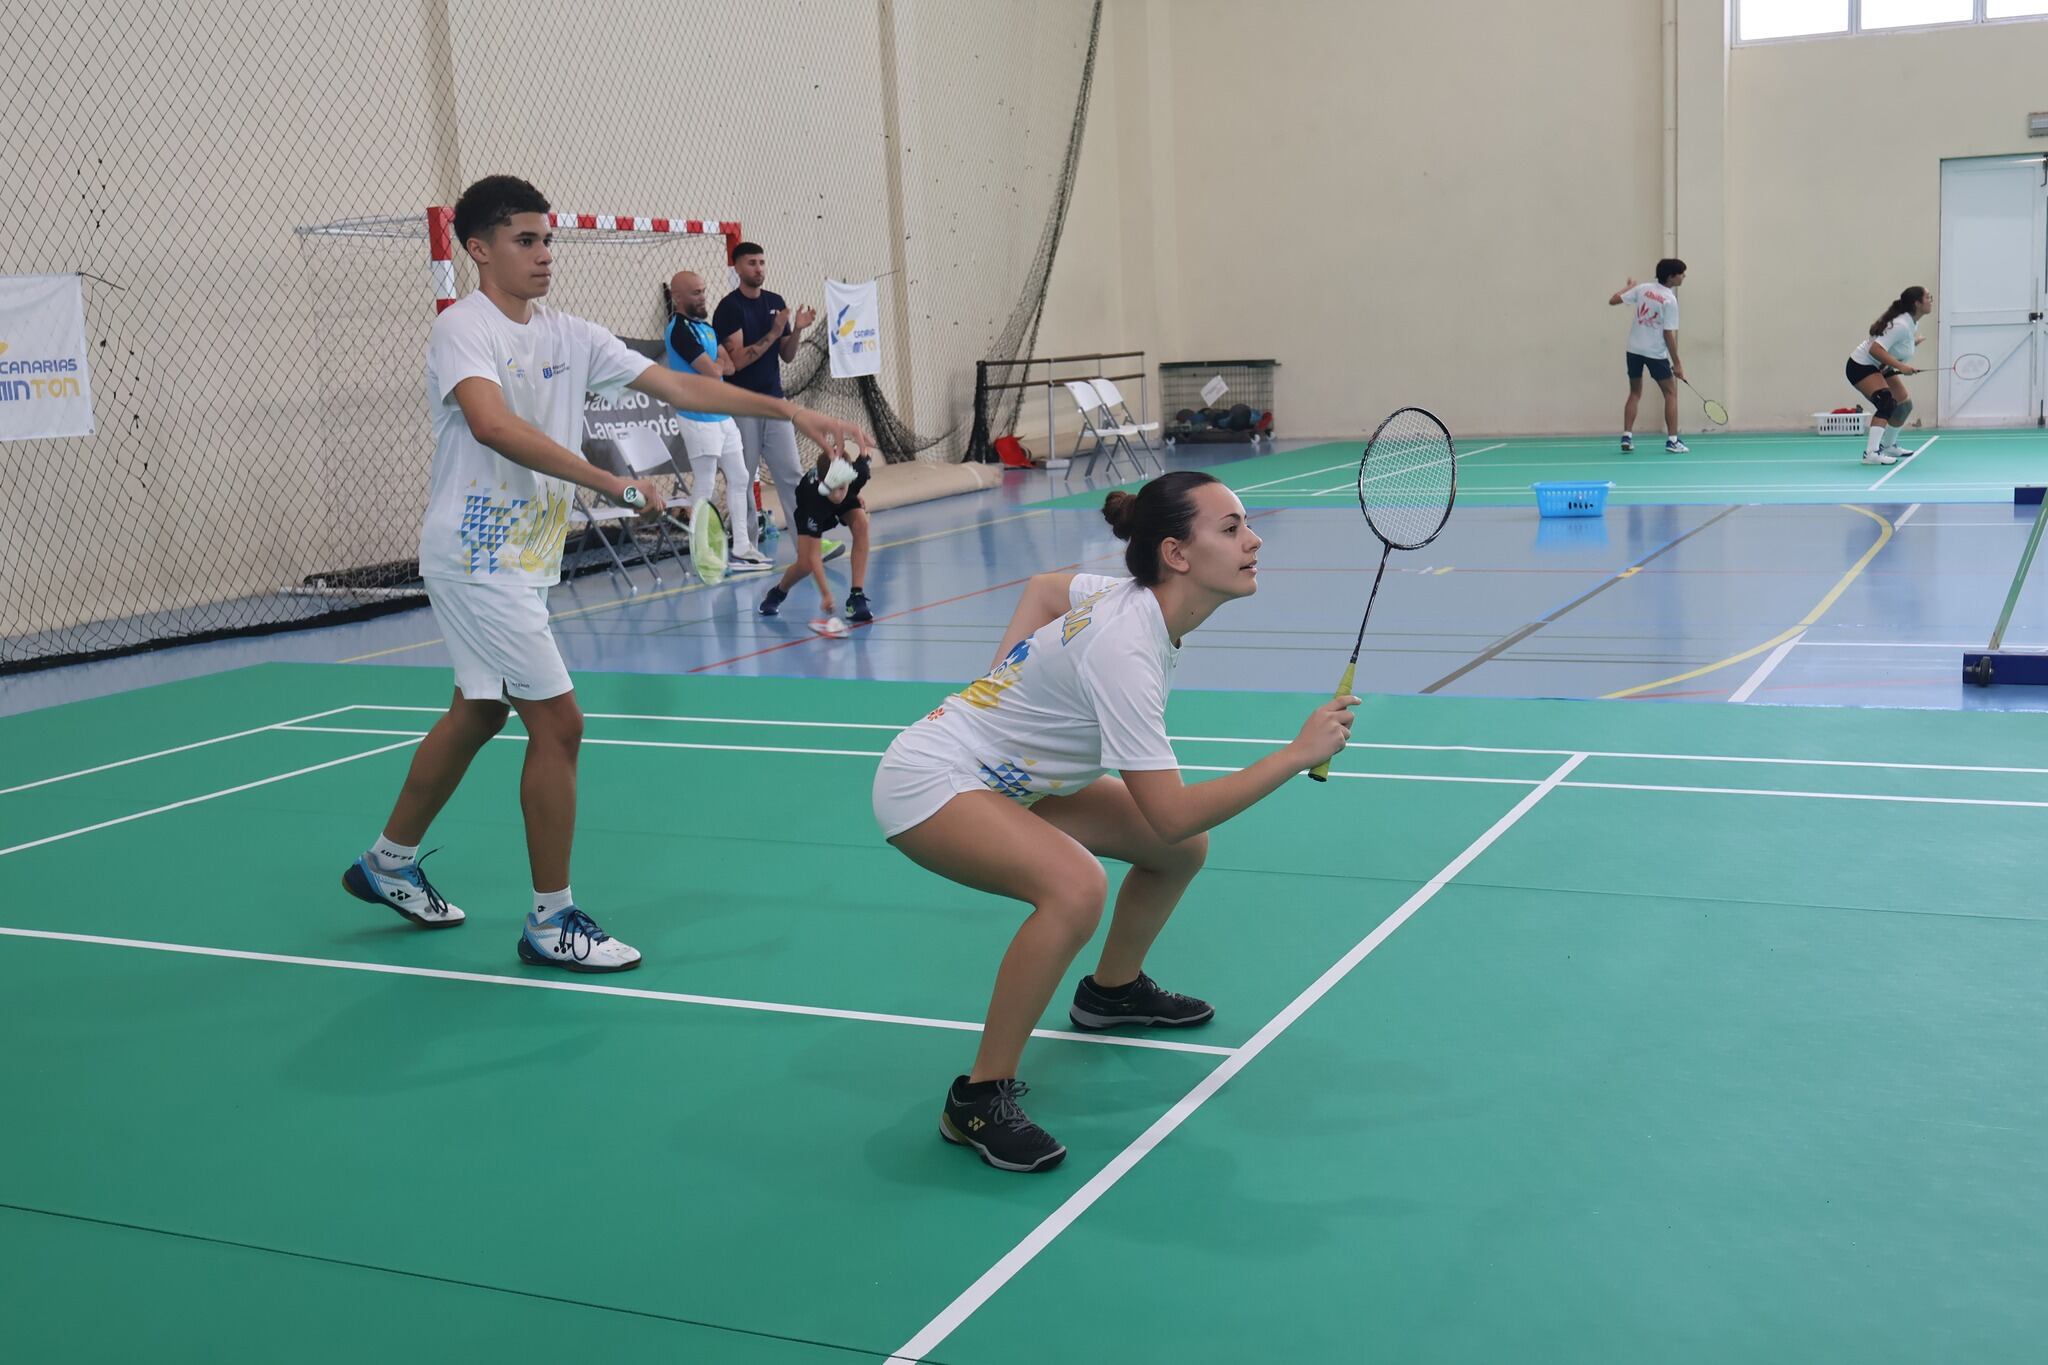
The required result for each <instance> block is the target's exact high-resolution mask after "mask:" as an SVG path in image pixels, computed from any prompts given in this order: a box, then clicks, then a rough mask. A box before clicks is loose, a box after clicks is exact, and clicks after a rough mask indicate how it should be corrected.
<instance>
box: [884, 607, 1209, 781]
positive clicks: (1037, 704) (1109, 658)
mask: <svg viewBox="0 0 2048 1365" xmlns="http://www.w3.org/2000/svg"><path fill="white" fill-rule="evenodd" d="M1068 601H1069V603H1070V604H1071V608H1070V610H1069V611H1068V612H1067V614H1066V615H1065V616H1062V617H1060V618H1059V619H1058V620H1056V621H1052V622H1049V623H1048V624H1046V625H1043V626H1041V627H1039V628H1038V630H1036V631H1034V632H1033V633H1032V634H1031V635H1030V636H1029V637H1028V638H1026V639H1024V640H1020V641H1018V643H1017V647H1016V648H1015V649H1013V650H1011V651H1010V652H1009V654H1008V655H1007V656H1006V657H1005V658H1004V659H1003V661H1002V663H1000V664H998V665H996V667H995V668H994V669H992V670H990V672H989V674H988V676H986V677H984V678H982V679H981V680H980V681H979V682H976V683H973V684H971V685H970V686H968V687H967V688H965V689H964V690H962V691H960V692H958V693H956V694H955V695H953V696H951V697H948V698H946V701H945V703H944V704H943V705H942V706H940V707H939V709H938V710H936V711H934V712H932V713H931V714H930V715H928V716H926V717H925V718H924V719H923V720H921V721H919V722H918V723H917V724H916V725H914V726H912V727H911V730H910V731H909V732H906V737H910V736H911V735H912V732H922V733H917V734H915V735H914V741H913V742H915V741H916V740H931V739H942V740H944V741H948V742H950V747H952V748H953V749H954V750H955V751H956V753H957V756H958V757H959V758H960V759H962V760H964V762H965V763H966V764H967V765H968V766H969V767H970V768H971V769H972V770H974V771H976V772H978V773H979V775H980V777H981V780H982V781H983V782H984V783H985V784H986V785H987V786H988V787H989V789H990V790H992V791H998V792H1001V793H1003V794H1004V795H1005V796H1009V797H1011V798H1013V799H1015V800H1017V801H1020V802H1023V803H1024V804H1026V805H1029V804H1031V803H1032V802H1034V801H1036V800H1038V799H1039V798H1040V797H1043V796H1057V795H1062V794H1066V793H1070V792H1074V791H1078V790H1080V789H1081V788H1082V787H1085V786H1087V785H1088V784H1089V783H1090V782H1093V781H1094V780H1095V779H1096V778H1098V777H1100V776H1102V774H1103V773H1104V772H1106V771H1108V770H1109V769H1111V768H1116V769H1120V770H1135V771H1151V770H1154V769H1162V768H1177V767H1179V766H1180V760H1178V759H1176V758H1175V757H1174V756H1173V745H1172V743H1171V742H1169V741H1168V739H1167V738H1166V697H1167V694H1168V693H1169V692H1170V691H1171V690H1172V689H1173V670H1174V666H1175V664H1176V663H1177V662H1178V661H1179V657H1180V651H1179V650H1178V649H1176V648H1175V647H1174V644H1173V641H1172V639H1170V638H1169V637H1168V635H1167V633H1166V618H1165V617H1164V616H1162V615H1161V614H1160V611H1159V599H1158V598H1156V597H1154V596H1153V595H1152V592H1151V590H1150V589H1149V588H1146V587H1145V586H1144V585H1142V584H1141V583H1139V582H1138V581H1137V580H1136V579H1132V578H1107V577H1104V576H1102V575H1100V574H1085V573H1084V574H1075V575H1074V581H1073V585H1072V587H1071V588H1070V589H1069V590H1068ZM927 751H929V750H927Z"/></svg>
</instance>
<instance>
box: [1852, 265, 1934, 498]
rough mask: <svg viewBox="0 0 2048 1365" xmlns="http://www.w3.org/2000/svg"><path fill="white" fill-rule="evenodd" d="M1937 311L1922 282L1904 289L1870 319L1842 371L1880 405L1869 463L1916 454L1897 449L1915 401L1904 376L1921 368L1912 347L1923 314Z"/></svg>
mask: <svg viewBox="0 0 2048 1365" xmlns="http://www.w3.org/2000/svg"><path fill="white" fill-rule="evenodd" d="M1933 311H1934V295H1932V294H1930V293H1928V292H1927V290H1926V288H1925V287H1924V286H1922V285H1917V284H1916V285H1914V286H1912V287H1911V288H1909V289H1905V290H1902V291H1900V293H1899V296H1898V297H1897V298H1895V299H1893V300H1892V301H1891V303H1890V304H1889V305H1887V306H1886V308H1885V310H1884V311H1883V312H1882V313H1879V314H1878V315H1877V321H1876V322H1873V323H1871V324H1870V334H1869V335H1868V336H1866V337H1864V338H1863V340H1861V341H1859V342H1857V343H1856V349H1855V350H1853V351H1851V352H1849V363H1848V364H1847V365H1845V366H1844V367H1843V370H1842V373H1843V375H1844V376H1845V377H1846V378H1847V379H1848V381H1849V386H1850V387H1851V388H1853V389H1855V390H1856V392H1858V393H1860V394H1862V395H1863V396H1864V397H1865V398H1868V399H1869V400H1870V405H1871V407H1873V408H1875V409H1876V410H1877V411H1876V413H1875V415H1873V416H1872V417H1871V419H1870V436H1869V438H1868V439H1867V440H1866V441H1865V442H1864V444H1863V463H1865V464H1897V463H1898V462H1899V461H1900V460H1903V459H1905V458H1907V457H1908V456H1910V455H1912V454H1914V453H1915V452H1913V451H1910V450H1901V449H1899V428H1900V427H1902V426H1904V425H1906V419H1907V418H1908V417H1910V416H1912V415H1913V400H1912V399H1911V398H1910V397H1908V396H1907V394H1906V381H1905V380H1904V379H1903V378H1901V376H1902V375H1909V374H1918V373H1920V371H1919V369H1918V368H1917V367H1915V366H1914V365H1913V364H1912V360H1913V348H1914V347H1915V346H1917V345H1919V344H1920V335H1919V330H1918V329H1919V325H1920V319H1922V318H1924V317H1926V316H1927V315H1928V314H1929V313H1931V312H1933Z"/></svg>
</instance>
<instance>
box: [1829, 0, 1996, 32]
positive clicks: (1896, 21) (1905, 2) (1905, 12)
mask: <svg viewBox="0 0 2048 1365" xmlns="http://www.w3.org/2000/svg"><path fill="white" fill-rule="evenodd" d="M1976 17H1977V0H1863V22H1862V23H1861V24H1859V25H1858V27H1859V28H1864V29H1874V28H1912V27H1914V26H1916V25H1919V24H1967V23H1969V22H1970V21H1971V20H1972V19H1975V18H1976Z"/></svg>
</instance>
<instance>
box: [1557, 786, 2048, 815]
mask: <svg viewBox="0 0 2048 1365" xmlns="http://www.w3.org/2000/svg"><path fill="white" fill-rule="evenodd" d="M1560 785H1562V786H1566V787H1579V788H1583V789H1587V790H1599V791H1615V792H1688V793H1695V794H1698V795H1702V796H1794V797H1799V798H1802V799H1804V800H1808V801H1899V802H1904V803H1906V804H1908V805H1915V806H2011V807H2014V808H2016V809H2020V810H2048V801H1997V800H1991V799H1989V798H1987V797H1977V796H1886V795H1883V794H1881V793H1878V792H1802V791H1790V790H1774V789H1772V788H1770V787H1666V786H1659V785H1656V784H1654V783H1648V782H1565V783H1561V784H1560Z"/></svg>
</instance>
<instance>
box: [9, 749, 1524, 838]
mask: <svg viewBox="0 0 2048 1365" xmlns="http://www.w3.org/2000/svg"><path fill="white" fill-rule="evenodd" d="M280 728H283V729H287V730H293V731H301V732H304V733H307V734H316V735H370V736H377V735H407V736H410V737H411V738H413V739H425V738H426V734H425V733H424V732H423V731H419V730H373V729H369V728H366V727H357V726H343V725H288V726H283V727H280ZM491 740H492V742H493V743H510V744H524V743H526V742H527V741H526V736H525V735H520V734H511V735H493V736H491ZM583 743H584V744H586V745H588V744H596V745H602V746H608V747H611V748H618V749H709V750H713V751H715V752H719V753H735V754H805V755H822V756H824V757H828V758H880V757H882V751H881V750H880V749H799V748H794V747H785V746H779V745H771V744H692V743H689V742H687V741H685V740H679V739H592V738H590V737H589V736H588V735H585V736H584V737H583ZM1273 747H1274V748H1279V747H1280V746H1279V745H1277V744H1276V745H1274V746H1273ZM1180 771H1181V772H1188V773H1234V772H1236V771H1237V769H1236V768H1232V767H1219V766H1216V765H1213V764H1202V763H1183V764H1181V765H1180ZM1330 776H1332V777H1343V778H1363V779H1370V780H1375V781H1382V782H1473V783H1480V784H1483V785H1487V786H1496V787H1533V786H1535V785H1536V779H1535V778H1533V777H1458V776H1449V775H1436V774H1430V773H1373V772H1348V773H1343V772H1333V773H1331V774H1330ZM0 851H5V850H0Z"/></svg>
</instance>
